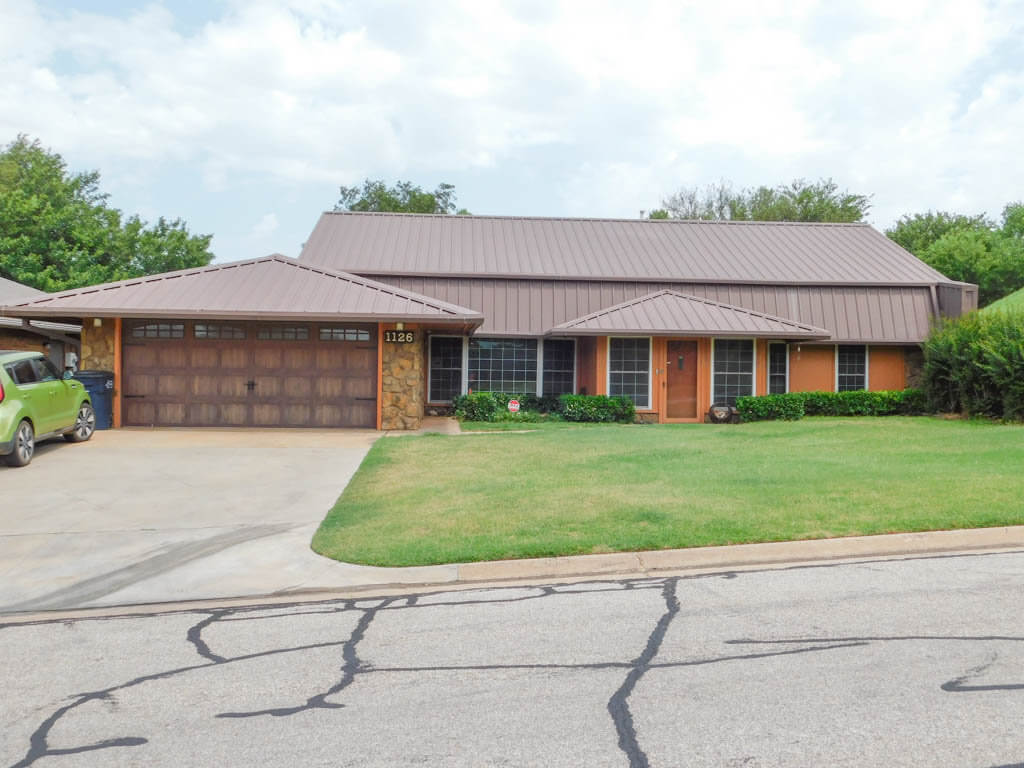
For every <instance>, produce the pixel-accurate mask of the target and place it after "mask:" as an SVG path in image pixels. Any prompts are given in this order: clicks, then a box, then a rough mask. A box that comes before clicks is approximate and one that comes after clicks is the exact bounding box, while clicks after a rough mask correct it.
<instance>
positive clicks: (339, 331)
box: [320, 327, 370, 341]
mask: <svg viewBox="0 0 1024 768" xmlns="http://www.w3.org/2000/svg"><path fill="white" fill-rule="evenodd" d="M369 340H370V332H369V331H368V330H366V329H365V328H326V327H321V328H320V341H369Z"/></svg>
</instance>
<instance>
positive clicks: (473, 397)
mask: <svg viewBox="0 0 1024 768" xmlns="http://www.w3.org/2000/svg"><path fill="white" fill-rule="evenodd" d="M513 399H515V400H518V401H519V413H517V414H512V413H510V412H509V410H508V401H509V400H513ZM452 405H453V406H454V407H455V415H456V416H457V417H458V418H459V419H462V420H464V421H510V420H515V421H524V422H535V421H538V420H539V417H540V415H541V414H557V415H558V416H559V417H561V418H564V419H565V420H566V421H604V422H610V421H618V422H624V423H629V422H632V421H633V419H634V417H635V415H636V408H635V407H634V405H633V401H632V400H630V399H629V398H628V397H607V396H605V395H562V396H561V397H550V396H549V397H538V396H537V395H514V394H508V393H505V392H473V393H472V394H469V395H460V396H459V397H456V398H454V399H453V400H452Z"/></svg>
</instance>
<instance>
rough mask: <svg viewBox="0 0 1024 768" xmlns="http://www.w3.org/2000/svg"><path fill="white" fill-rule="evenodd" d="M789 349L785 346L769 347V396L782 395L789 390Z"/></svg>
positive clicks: (775, 345) (771, 345)
mask: <svg viewBox="0 0 1024 768" xmlns="http://www.w3.org/2000/svg"><path fill="white" fill-rule="evenodd" d="M788 370H789V348H788V347H787V345H785V344H769V345H768V394H770V395H781V394H784V393H785V392H786V390H787V388H788V383H787V381H786V379H787V378H788V375H787V374H788Z"/></svg>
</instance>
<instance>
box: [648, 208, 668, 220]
mask: <svg viewBox="0 0 1024 768" xmlns="http://www.w3.org/2000/svg"><path fill="white" fill-rule="evenodd" d="M647 218H648V219H667V218H668V211H666V210H665V209H664V208H655V209H654V210H653V211H651V212H650V213H649V214H647Z"/></svg>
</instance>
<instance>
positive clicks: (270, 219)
mask: <svg viewBox="0 0 1024 768" xmlns="http://www.w3.org/2000/svg"><path fill="white" fill-rule="evenodd" d="M277 227H278V221H277V214H276V213H265V214H263V215H262V216H261V217H260V220H259V221H257V222H256V224H255V225H254V226H253V228H252V232H251V233H250V236H251V237H252V238H253V239H254V240H263V239H264V238H266V237H267V236H268V235H271V234H273V233H274V232H275V231H277Z"/></svg>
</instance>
